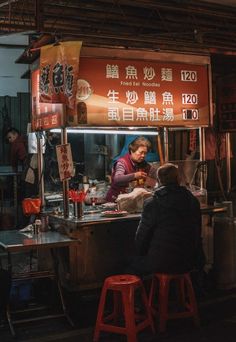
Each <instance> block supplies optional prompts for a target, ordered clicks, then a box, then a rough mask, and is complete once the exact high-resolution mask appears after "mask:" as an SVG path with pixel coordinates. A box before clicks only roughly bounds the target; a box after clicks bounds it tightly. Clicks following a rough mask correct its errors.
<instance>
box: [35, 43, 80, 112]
mask: <svg viewBox="0 0 236 342" xmlns="http://www.w3.org/2000/svg"><path fill="white" fill-rule="evenodd" d="M81 45H82V42H80V41H68V42H61V43H59V44H57V45H52V44H51V45H46V46H43V47H42V48H41V53H40V83H39V92H40V98H39V101H40V102H44V103H63V104H66V105H67V106H68V107H69V108H74V107H75V98H76V91H77V79H78V71H79V57H80V50H81Z"/></svg>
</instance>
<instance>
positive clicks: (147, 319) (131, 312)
mask: <svg viewBox="0 0 236 342" xmlns="http://www.w3.org/2000/svg"><path fill="white" fill-rule="evenodd" d="M136 290H139V291H140V294H141V299H142V304H143V308H144V311H145V313H144V314H143V315H140V314H139V315H137V314H136V313H135V306H134V305H135V293H136ZM108 291H112V294H113V312H112V313H111V314H109V315H106V317H104V310H105V306H106V300H107V294H108ZM122 316H123V318H124V326H122V325H120V324H119V319H120V318H122ZM148 326H150V327H151V329H152V332H153V333H154V332H155V329H154V325H153V320H152V315H151V312H150V310H149V306H148V299H147V295H146V292H145V289H144V286H143V283H142V281H141V279H140V278H138V277H136V276H134V275H129V274H124V275H116V276H111V277H108V278H106V280H105V282H104V285H103V288H102V294H101V297H100V303H99V307H98V315H97V321H96V327H95V332H94V338H93V341H94V342H98V340H99V335H100V332H101V331H108V332H113V333H118V334H125V335H126V336H127V340H128V342H136V341H137V337H136V335H137V333H138V332H139V331H141V330H143V329H145V328H146V327H148Z"/></svg>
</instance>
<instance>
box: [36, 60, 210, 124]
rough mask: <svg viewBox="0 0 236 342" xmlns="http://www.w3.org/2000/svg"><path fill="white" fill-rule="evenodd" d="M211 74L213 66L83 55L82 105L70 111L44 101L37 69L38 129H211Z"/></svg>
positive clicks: (78, 99)
mask: <svg viewBox="0 0 236 342" xmlns="http://www.w3.org/2000/svg"><path fill="white" fill-rule="evenodd" d="M208 75H209V71H208V65H207V64H190V63H189V64H188V63H180V62H162V61H153V60H151V61H148V60H140V59H139V60H135V59H120V58H119V59H118V58H117V59H112V58H98V57H81V58H80V64H79V78H78V81H77V93H76V106H75V108H74V109H69V108H68V107H65V106H64V105H62V104H50V103H41V102H39V70H36V71H33V72H32V128H33V130H41V129H50V128H56V127H62V126H64V125H65V126H78V125H79V126H83V125H85V126H95V127H96V126H97V127H99V126H100V127H101V126H105V127H106V126H107V127H128V126H129V127H139V126H140V127H141V126H142V127H144V126H145V127H148V126H149V127H158V126H166V127H168V126H180V127H185V126H189V127H200V126H208V125H209V124H210V106H209V79H208ZM64 120H65V121H64Z"/></svg>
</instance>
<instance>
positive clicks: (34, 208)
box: [22, 198, 41, 215]
mask: <svg viewBox="0 0 236 342" xmlns="http://www.w3.org/2000/svg"><path fill="white" fill-rule="evenodd" d="M40 208H41V199H40V198H25V199H23V201H22V209H23V213H24V215H32V214H39V213H40Z"/></svg>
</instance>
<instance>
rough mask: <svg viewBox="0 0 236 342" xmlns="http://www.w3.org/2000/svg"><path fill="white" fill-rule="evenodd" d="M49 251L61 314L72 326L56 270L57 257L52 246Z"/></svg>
mask: <svg viewBox="0 0 236 342" xmlns="http://www.w3.org/2000/svg"><path fill="white" fill-rule="evenodd" d="M50 251H51V255H52V260H53V267H54V272H55V280H56V283H57V287H58V291H59V296H60V300H61V306H62V310H63V314H64V315H65V317H66V318H67V320H68V322H69V323H70V325H71V326H72V327H74V323H73V322H72V320H71V318H70V316H69V314H68V311H67V307H66V303H65V299H64V295H63V291H62V287H61V282H60V276H59V272H58V264H59V261H58V257H57V255H56V252H55V250H54V249H53V248H51V249H50Z"/></svg>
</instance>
